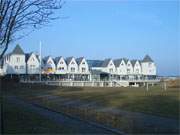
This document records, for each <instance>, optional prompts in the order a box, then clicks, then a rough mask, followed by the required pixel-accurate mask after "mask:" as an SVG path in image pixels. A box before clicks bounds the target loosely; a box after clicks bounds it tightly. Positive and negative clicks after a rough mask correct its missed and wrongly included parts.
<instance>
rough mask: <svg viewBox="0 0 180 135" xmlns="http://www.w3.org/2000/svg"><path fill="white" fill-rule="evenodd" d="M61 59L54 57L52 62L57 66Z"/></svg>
mask: <svg viewBox="0 0 180 135" xmlns="http://www.w3.org/2000/svg"><path fill="white" fill-rule="evenodd" d="M61 58H63V57H62V56H60V57H56V58H55V59H54V62H55V64H56V65H57V64H58V62H59V61H60V59H61Z"/></svg>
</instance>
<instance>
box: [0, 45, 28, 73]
mask: <svg viewBox="0 0 180 135" xmlns="http://www.w3.org/2000/svg"><path fill="white" fill-rule="evenodd" d="M3 70H4V72H5V73H6V74H26V62H25V54H24V52H23V51H22V49H21V48H20V46H19V45H17V46H16V47H15V48H14V50H13V51H12V53H9V54H7V55H5V56H4V58H3Z"/></svg>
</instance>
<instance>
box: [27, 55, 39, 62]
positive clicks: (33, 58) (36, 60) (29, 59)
mask: <svg viewBox="0 0 180 135" xmlns="http://www.w3.org/2000/svg"><path fill="white" fill-rule="evenodd" d="M31 62H36V63H39V60H38V58H37V56H36V55H35V54H34V53H32V54H31V55H30V56H29V58H28V60H27V63H31Z"/></svg>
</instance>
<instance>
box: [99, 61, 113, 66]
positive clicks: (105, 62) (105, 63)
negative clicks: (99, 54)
mask: <svg viewBox="0 0 180 135" xmlns="http://www.w3.org/2000/svg"><path fill="white" fill-rule="evenodd" d="M110 61H111V59H105V60H104V61H103V63H102V65H101V67H107V66H108V64H109V62H110Z"/></svg>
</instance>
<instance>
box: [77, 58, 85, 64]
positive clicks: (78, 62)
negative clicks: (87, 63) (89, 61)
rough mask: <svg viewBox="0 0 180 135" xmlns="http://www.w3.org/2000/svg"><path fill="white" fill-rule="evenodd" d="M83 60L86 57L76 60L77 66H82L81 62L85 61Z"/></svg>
mask: <svg viewBox="0 0 180 135" xmlns="http://www.w3.org/2000/svg"><path fill="white" fill-rule="evenodd" d="M83 59H84V57H80V58H77V59H76V62H77V64H78V65H80V64H81V62H82V61H83Z"/></svg>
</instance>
